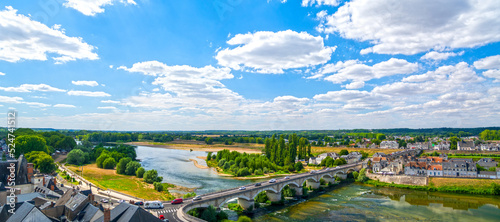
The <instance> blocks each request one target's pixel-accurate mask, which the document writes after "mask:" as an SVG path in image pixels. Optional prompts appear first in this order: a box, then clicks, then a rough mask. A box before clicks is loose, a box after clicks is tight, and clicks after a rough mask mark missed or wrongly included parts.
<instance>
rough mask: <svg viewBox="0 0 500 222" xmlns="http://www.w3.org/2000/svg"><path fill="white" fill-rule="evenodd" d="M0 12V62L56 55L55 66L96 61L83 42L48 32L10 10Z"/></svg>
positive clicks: (49, 29) (95, 56)
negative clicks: (81, 60)
mask: <svg viewBox="0 0 500 222" xmlns="http://www.w3.org/2000/svg"><path fill="white" fill-rule="evenodd" d="M5 8H6V9H5V10H3V11H0V33H2V34H1V35H0V60H4V61H8V62H17V61H20V60H42V61H45V60H47V54H57V55H58V56H57V55H56V56H55V57H52V59H54V60H55V62H56V63H57V64H58V63H64V62H67V61H74V60H77V59H89V60H96V59H98V56H97V54H96V53H94V52H92V51H93V50H94V49H95V47H94V46H91V45H89V44H87V43H85V42H83V40H82V38H80V37H68V36H66V35H65V33H64V31H62V30H59V29H56V28H57V26H55V27H54V28H49V27H47V26H46V25H44V24H42V23H40V22H37V21H33V20H31V18H30V17H27V16H24V15H20V14H17V10H15V9H13V8H12V7H11V6H6V7H5Z"/></svg>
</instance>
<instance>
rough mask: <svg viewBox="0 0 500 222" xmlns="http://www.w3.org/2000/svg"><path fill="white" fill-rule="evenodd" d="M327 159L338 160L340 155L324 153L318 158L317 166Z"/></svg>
mask: <svg viewBox="0 0 500 222" xmlns="http://www.w3.org/2000/svg"><path fill="white" fill-rule="evenodd" d="M326 157H331V158H332V159H334V160H336V159H338V158H339V155H338V154H337V153H334V152H331V153H322V154H320V155H318V156H317V157H316V162H317V164H319V163H321V161H322V160H324V159H325V158H326Z"/></svg>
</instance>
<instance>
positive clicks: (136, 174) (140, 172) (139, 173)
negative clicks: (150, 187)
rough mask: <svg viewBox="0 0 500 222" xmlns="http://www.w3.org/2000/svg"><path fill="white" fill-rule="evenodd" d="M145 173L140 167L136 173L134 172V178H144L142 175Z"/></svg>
mask: <svg viewBox="0 0 500 222" xmlns="http://www.w3.org/2000/svg"><path fill="white" fill-rule="evenodd" d="M145 172H146V170H145V169H144V168H142V167H139V168H137V171H135V176H136V177H137V178H142V177H143V176H144V173H145Z"/></svg>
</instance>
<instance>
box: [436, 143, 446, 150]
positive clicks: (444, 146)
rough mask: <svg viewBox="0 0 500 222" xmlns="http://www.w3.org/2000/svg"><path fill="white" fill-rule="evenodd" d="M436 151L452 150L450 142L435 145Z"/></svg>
mask: <svg viewBox="0 0 500 222" xmlns="http://www.w3.org/2000/svg"><path fill="white" fill-rule="evenodd" d="M433 148H434V150H450V143H449V142H441V143H439V144H436V145H434V147H433Z"/></svg>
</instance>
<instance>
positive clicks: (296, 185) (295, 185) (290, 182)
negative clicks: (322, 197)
mask: <svg viewBox="0 0 500 222" xmlns="http://www.w3.org/2000/svg"><path fill="white" fill-rule="evenodd" d="M287 185H293V186H294V188H300V187H302V185H301V184H300V185H299V184H298V183H296V182H294V181H289V182H286V183H282V184H280V186H281V187H280V190H279V192H280V193H281V191H282V190H283V188H285V187H286V186H287Z"/></svg>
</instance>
